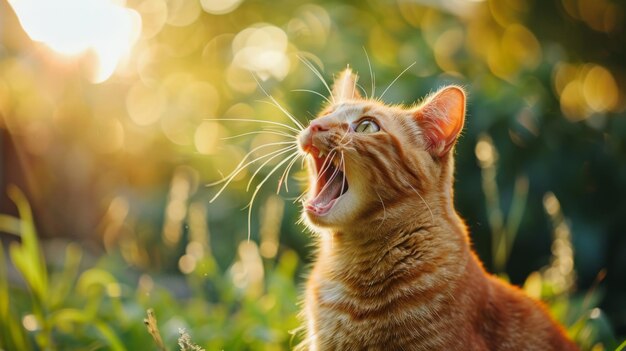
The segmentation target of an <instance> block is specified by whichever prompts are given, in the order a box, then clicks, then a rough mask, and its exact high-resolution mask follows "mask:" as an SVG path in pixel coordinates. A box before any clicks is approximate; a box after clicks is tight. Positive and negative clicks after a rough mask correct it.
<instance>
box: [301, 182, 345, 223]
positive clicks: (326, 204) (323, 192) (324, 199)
mask: <svg viewBox="0 0 626 351" xmlns="http://www.w3.org/2000/svg"><path fill="white" fill-rule="evenodd" d="M342 183H343V175H342V174H337V175H336V176H335V177H334V178H333V179H332V181H330V182H328V183H326V184H324V186H323V187H322V188H321V189H320V192H319V193H318V194H317V196H315V198H314V199H312V200H310V201H309V203H308V204H307V205H306V209H307V210H308V211H310V212H313V213H314V214H316V215H318V216H322V215H325V214H326V213H328V211H330V209H331V208H332V207H333V205H334V204H335V202H336V201H337V198H338V197H339V195H341V185H342Z"/></svg>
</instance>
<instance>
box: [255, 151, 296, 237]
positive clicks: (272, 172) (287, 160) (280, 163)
mask: <svg viewBox="0 0 626 351" xmlns="http://www.w3.org/2000/svg"><path fill="white" fill-rule="evenodd" d="M297 156H298V153H294V154H293V155H289V156H287V157H285V159H284V160H282V161H280V162H279V163H278V164H277V165H276V166H274V168H272V170H271V171H270V172H269V173H268V174H267V175H266V176H265V178H263V180H262V181H261V182H260V183H259V184H258V185H257V186H256V188H255V189H254V193H252V198H251V199H250V202H249V203H248V206H247V207H248V241H249V240H250V230H251V229H250V228H251V223H252V205H253V204H254V200H255V199H256V196H257V194H258V193H259V190H261V187H262V186H263V184H265V182H267V180H268V179H269V178H270V177H271V176H272V174H274V173H275V172H276V170H278V169H279V168H280V166H282V165H284V164H285V163H287V162H289V161H290V160H291V158H292V157H297Z"/></svg>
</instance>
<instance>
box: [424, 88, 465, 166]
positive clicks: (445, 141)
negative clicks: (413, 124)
mask: <svg viewBox="0 0 626 351" xmlns="http://www.w3.org/2000/svg"><path fill="white" fill-rule="evenodd" d="M415 117H416V119H417V121H418V123H419V126H420V127H421V129H422V133H423V135H424V137H425V140H426V143H427V146H428V149H429V151H430V152H431V153H432V154H433V155H435V156H443V155H445V154H446V153H447V152H448V151H450V149H451V148H452V146H454V143H455V142H456V139H457V137H458V136H459V133H460V132H461V130H462V129H463V123H464V121H465V92H464V91H463V89H461V88H460V87H457V86H449V87H445V88H443V89H441V90H439V91H438V92H437V93H435V94H434V95H432V96H431V97H429V98H428V99H427V100H426V102H424V104H422V106H421V107H420V108H418V110H417V111H416V112H415Z"/></svg>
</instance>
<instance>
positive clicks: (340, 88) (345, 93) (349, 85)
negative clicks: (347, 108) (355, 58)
mask: <svg viewBox="0 0 626 351" xmlns="http://www.w3.org/2000/svg"><path fill="white" fill-rule="evenodd" d="M358 79H359V77H358V76H357V75H356V74H355V73H353V72H352V70H351V69H350V67H348V68H346V69H345V70H343V71H342V72H341V73H340V74H339V77H338V78H337V79H335V82H334V83H333V100H334V101H335V102H341V101H345V100H354V99H360V98H361V94H359V91H358V90H357V86H356V81H357V80H358Z"/></svg>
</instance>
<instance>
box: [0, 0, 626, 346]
mask: <svg viewBox="0 0 626 351" xmlns="http://www.w3.org/2000/svg"><path fill="white" fill-rule="evenodd" d="M27 2H28V1H25V0H24V1H23V2H22V3H27ZM16 4H17V1H14V2H11V5H9V3H7V2H5V1H4V0H0V140H1V141H2V144H0V151H1V155H0V157H1V158H2V169H1V171H2V172H1V174H0V185H1V186H2V189H6V188H8V185H9V184H13V183H15V184H17V185H19V186H20V188H22V189H24V191H25V193H26V197H28V199H29V202H30V204H31V205H32V209H33V215H32V218H31V217H30V210H28V206H27V202H26V201H25V200H24V199H22V196H21V195H19V192H17V191H16V190H14V189H13V190H10V191H9V194H10V197H11V199H12V200H10V199H9V198H6V197H4V191H0V212H1V213H7V214H13V215H15V216H9V215H1V216H0V230H1V231H2V232H6V233H12V234H18V233H19V234H20V236H21V240H18V241H16V240H15V236H14V235H9V236H3V237H1V239H3V240H2V244H3V245H4V246H5V247H9V250H8V251H5V250H0V255H2V256H0V265H3V266H2V267H0V268H2V269H0V274H2V276H1V277H0V297H1V298H0V313H1V314H2V315H1V317H2V318H0V333H1V334H0V336H1V338H0V345H1V347H3V348H5V349H9V350H12V349H19V350H22V349H26V350H27V349H46V348H58V349H66V348H72V349H98V348H103V347H104V348H116V347H117V348H118V349H119V348H128V349H137V348H143V347H145V346H146V345H148V344H151V343H152V340H151V337H150V335H149V334H148V332H147V331H146V330H145V328H144V326H143V325H142V324H141V320H142V319H143V318H144V316H145V310H146V309H147V308H150V307H153V308H154V310H155V313H156V315H157V317H158V319H159V322H160V328H161V331H162V333H163V335H164V339H165V343H166V344H167V346H169V347H170V348H174V347H175V344H176V339H177V338H178V336H179V333H178V328H184V329H185V330H186V331H187V332H188V333H189V335H190V336H191V339H192V340H193V342H194V343H196V344H198V345H200V346H201V347H203V348H205V349H207V350H213V349H220V348H224V349H227V350H233V349H245V348H249V349H262V348H268V349H272V348H275V349H286V348H289V346H290V345H293V344H295V343H296V342H297V341H296V340H297V337H295V339H294V341H291V339H292V335H291V334H290V331H292V330H294V329H295V328H296V327H297V326H298V323H297V320H296V317H295V314H296V312H297V309H298V308H297V296H298V293H297V288H296V287H297V286H298V284H299V283H300V282H301V281H302V278H301V277H302V273H303V272H305V269H304V267H305V266H306V264H307V263H309V262H310V251H311V247H310V244H309V243H310V242H311V241H312V239H311V237H310V236H309V235H308V234H306V233H305V234H303V228H302V227H301V226H299V225H296V224H295V223H296V222H297V220H298V216H299V206H298V205H294V204H291V200H292V199H294V198H296V197H297V196H298V195H299V194H300V192H301V191H302V189H303V188H302V186H299V185H296V183H297V181H298V178H299V177H301V176H302V174H301V173H298V172H295V173H294V174H293V176H292V177H291V178H292V179H291V184H292V185H291V186H290V190H291V191H290V192H286V191H283V192H282V193H281V196H276V195H275V192H276V188H275V186H274V184H275V183H274V181H275V180H274V178H272V179H271V181H269V182H268V183H267V184H265V186H264V187H263V188H261V190H260V193H259V196H258V198H257V200H256V203H255V205H254V206H253V207H252V217H251V219H252V223H251V225H250V228H248V224H247V219H246V212H245V211H240V209H241V208H242V207H244V206H245V205H246V204H247V203H248V201H249V199H250V195H251V194H250V193H248V192H246V186H247V184H248V182H249V180H250V178H251V175H252V174H253V173H254V172H255V171H256V169H257V168H256V167H258V166H259V165H260V164H254V165H252V166H251V167H248V168H247V169H246V170H244V171H243V172H242V173H241V175H240V176H239V177H238V178H237V179H236V180H235V181H234V182H232V183H231V184H230V185H229V187H228V188H227V189H226V190H225V191H224V192H223V193H222V194H221V195H220V197H218V198H217V200H216V201H215V202H214V203H213V204H209V203H208V200H209V199H210V198H211V197H212V196H213V195H214V194H215V193H216V191H217V190H216V188H215V187H206V186H205V185H206V184H209V183H211V182H214V181H216V180H219V179H220V178H221V177H222V175H223V174H227V173H228V172H230V171H231V170H233V169H234V168H235V167H236V165H237V164H238V163H239V162H240V161H241V160H242V158H243V156H244V155H245V153H246V152H247V151H248V150H251V149H253V148H255V147H258V146H260V145H262V144H264V143H270V142H282V141H284V140H285V138H282V137H280V136H277V135H272V134H267V135H253V134H247V135H244V136H242V137H237V138H233V139H227V140H224V138H231V137H235V136H237V135H240V134H246V133H252V132H257V131H260V130H261V129H262V128H261V125H262V124H259V123H254V122H249V123H244V122H226V121H224V122H223V123H218V122H216V121H210V120H208V119H213V118H221V119H227V118H241V119H244V118H250V119H255V120H265V121H272V122H281V123H284V122H286V123H289V121H288V120H287V118H286V117H285V116H284V115H283V114H282V112H281V111H280V110H278V109H277V108H275V107H274V106H271V104H267V103H265V102H266V101H258V100H259V99H264V98H265V96H264V95H263V93H262V92H261V91H260V89H259V85H260V86H262V87H263V88H264V89H266V90H267V91H268V92H269V93H270V94H271V95H272V96H273V97H275V98H276V99H277V100H278V101H279V102H280V103H281V105H283V106H285V107H286V108H287V109H288V110H289V111H290V112H292V113H293V114H294V115H296V116H297V118H298V119H299V120H300V121H302V122H303V123H306V121H307V120H309V119H311V118H312V116H314V115H315V113H316V111H318V110H319V109H320V107H321V105H322V104H323V102H324V101H323V98H322V97H320V96H319V95H316V94H315V93H307V92H305V91H300V90H299V89H307V90H313V91H315V92H318V93H320V94H324V93H325V89H326V88H325V87H324V84H323V83H322V82H321V81H320V79H318V77H317V76H316V75H315V74H314V73H313V72H312V70H311V69H309V68H308V67H307V66H306V65H305V64H304V63H303V60H301V58H303V59H305V60H308V61H309V62H312V63H313V65H314V66H316V67H319V68H320V70H321V71H322V74H321V75H322V78H323V79H326V80H331V79H332V75H333V74H334V73H335V72H337V71H339V70H341V69H342V68H344V67H345V66H346V64H350V66H351V67H353V68H354V69H355V70H356V71H357V72H359V73H360V75H361V79H360V84H361V85H362V87H363V89H364V91H365V92H367V93H371V94H373V95H376V96H380V94H381V93H382V92H383V91H386V93H385V97H384V100H385V101H388V102H390V103H407V104H411V103H413V102H415V101H417V100H418V99H420V98H421V97H423V96H424V95H426V94H427V93H428V92H430V91H433V90H435V89H436V88H437V87H439V86H441V85H443V84H447V83H457V84H461V85H463V86H465V87H466V88H467V90H468V91H469V105H468V117H467V123H466V129H465V131H464V133H463V136H462V137H461V139H460V141H459V144H458V146H457V149H456V151H457V163H456V166H457V170H456V175H457V180H456V184H455V188H456V191H455V201H456V206H457V209H458V210H459V212H460V213H461V215H462V216H463V217H464V218H465V219H466V222H467V223H468V225H469V227H470V231H471V233H472V239H473V242H474V246H475V248H476V250H477V251H478V253H479V255H480V257H481V258H482V259H483V260H484V261H485V264H486V267H488V269H490V270H491V271H493V272H495V273H497V274H500V275H501V276H503V277H506V278H507V279H510V280H511V281H512V282H513V283H516V284H518V285H523V286H524V288H525V289H526V290H527V291H528V292H529V293H530V294H532V295H534V296H536V297H540V298H542V299H544V300H545V301H547V302H548V303H549V305H550V308H551V310H552V311H553V313H554V314H555V315H556V316H557V317H558V318H559V319H560V320H562V321H563V322H564V323H565V324H566V325H568V326H569V329H568V330H569V332H570V333H571V334H572V336H574V337H575V338H576V339H577V340H578V341H579V343H580V344H581V345H582V346H583V347H584V348H585V349H592V348H593V347H594V345H596V344H597V343H599V342H601V343H602V344H603V345H604V346H605V347H606V348H607V349H612V348H614V347H615V346H617V341H618V340H621V339H623V338H624V336H626V298H625V297H626V283H625V282H626V256H625V255H623V252H624V250H626V236H624V230H623V228H626V217H624V215H623V214H624V213H626V201H624V199H626V188H625V187H624V186H623V184H624V182H625V180H626V143H625V142H624V135H626V118H625V114H624V111H625V109H626V97H625V91H626V89H625V88H624V87H625V86H626V69H625V66H624V62H626V52H625V51H626V48H625V47H624V45H623V43H624V42H626V33H625V15H624V11H625V5H624V3H623V2H620V1H609V0H551V1H539V0H504V1H496V0H486V1H465V0H444V1H428V0H414V1H413V0H398V1H389V2H377V1H359V2H340V1H333V0H322V1H317V2H315V3H302V2H293V1H287V0H276V1H273V2H272V3H271V4H270V3H268V2H264V1H260V0H257V1H254V0H246V1H238V0H224V1H212V0H202V1H184V0H128V1H127V2H126V5H125V6H126V7H127V9H128V11H131V12H130V13H132V14H133V16H131V17H132V18H134V19H135V21H136V20H137V18H139V19H140V21H141V22H140V24H141V25H140V26H137V27H133V28H134V29H132V28H131V29H132V30H131V31H130V32H129V33H131V34H132V33H134V34H133V35H130V34H128V33H127V34H124V35H127V37H121V39H120V40H121V42H122V44H128V47H129V48H130V51H129V52H128V53H123V54H124V55H122V56H123V59H122V60H121V61H120V62H117V61H115V60H113V59H115V58H116V56H115V55H110V57H108V58H107V57H106V56H103V55H102V53H101V52H99V51H98V46H95V47H94V48H93V49H92V50H91V51H89V50H88V51H86V52H83V53H79V54H76V53H73V54H71V55H68V54H67V53H62V52H61V53H59V51H58V50H59V46H58V45H56V46H55V45H53V44H58V42H53V41H52V39H60V37H57V38H50V37H48V38H47V39H46V40H47V41H46V40H44V39H41V40H39V41H33V40H31V38H30V37H29V34H27V33H30V32H29V31H28V30H26V29H27V28H28V24H29V23H31V25H32V23H35V24H37V23H52V22H53V21H51V22H47V21H34V22H32V21H31V22H28V21H27V20H28V18H27V12H24V13H21V14H17V15H16V13H15V12H14V10H15V11H16V12H17V9H18V8H19V6H17V5H16ZM40 6H43V5H40ZM34 8H37V7H34ZM45 13H46V14H47V15H46V16H49V17H47V18H50V19H56V20H59V19H60V20H61V22H67V23H71V21H70V20H69V19H70V18H72V14H71V13H67V12H66V13H64V14H62V13H63V11H46V12H45ZM18 15H19V16H18ZM79 15H80V14H79ZM101 15H102V16H101V17H99V18H101V19H103V20H102V21H103V23H105V24H107V23H106V21H105V20H104V18H105V16H104V13H102V14H101ZM55 16H57V17H55ZM59 16H61V17H59ZM63 16H64V17H63ZM93 22H94V23H95V22H98V21H93ZM57 23H59V22H57ZM135 23H136V22H135ZM108 25H109V27H105V28H106V29H110V28H122V27H123V26H117V25H112V24H111V23H109V24H108ZM139 29H140V30H139ZM120 30H121V29H120ZM133 30H134V32H133ZM42 32H43V33H44V34H45V33H48V32H50V33H53V32H54V31H53V30H50V29H49V28H44V30H43V31H42ZM73 32H78V33H82V32H87V26H85V28H74V30H73ZM104 32H106V33H108V34H109V35H111V36H113V35H117V34H119V33H118V31H117V30H116V31H112V30H105V31H104ZM39 34H40V35H41V36H42V38H43V37H44V35H43V34H42V33H41V32H40V33H39ZM30 35H31V36H32V34H30ZM131 37H132V38H131ZM112 38H113V37H112ZM33 39H34V38H33ZM61 39H62V38H61ZM70 39H71V37H70ZM70 39H68V40H70ZM116 39H119V38H116ZM41 41H43V42H41ZM66 44H67V43H66ZM96 44H98V45H100V44H102V43H96ZM94 45H95V44H94ZM122 46H123V47H126V46H125V45H122ZM51 47H57V51H55V50H52V49H51ZM115 48H117V46H116V47H115ZM111 49H114V48H111ZM121 54H122V52H121V51H120V55H121ZM120 57H121V56H120ZM103 59H104V60H106V59H108V60H113V61H98V60H103ZM107 62H108V63H111V62H113V64H114V66H115V65H117V68H116V70H115V72H112V74H111V75H110V76H106V75H105V76H102V72H103V71H104V70H103V67H105V63H107ZM414 62H415V64H413V63H414ZM370 63H371V72H372V74H370ZM406 67H409V69H408V70H407V71H406V72H405V73H404V75H403V76H402V77H399V78H398V79H397V80H396V77H397V76H398V74H399V73H400V72H402V71H403V70H404V69H405V68H406ZM94 76H97V77H100V79H98V81H99V83H98V84H94V83H93V80H94V79H93V78H94ZM103 77H104V78H103ZM255 77H256V78H257V79H258V80H259V84H257V82H256V81H255ZM392 82H394V84H393V85H391V86H389V84H390V83H392ZM374 90H375V91H376V92H377V93H376V94H374ZM271 150H273V149H269V148H268V149H265V150H261V151H268V152H269V151H271ZM261 155H263V153H254V154H253V156H255V157H257V156H261ZM279 160H280V159H276V160H273V161H272V162H269V163H268V165H267V166H268V167H266V168H265V169H262V170H261V171H260V173H259V178H258V179H263V177H264V176H265V175H267V174H268V172H269V170H271V166H273V165H275V164H276V162H277V161H279ZM278 173H280V172H278ZM257 184H259V183H258V181H256V182H253V184H252V187H251V189H254V186H256V185H257ZM13 200H14V201H15V203H16V204H17V207H15V206H14V205H13ZM18 212H19V213H18ZM18 217H19V219H17V218H18ZM35 227H37V232H38V233H39V236H40V237H42V238H45V239H46V240H43V241H41V244H42V246H43V248H44V249H45V250H44V251H45V257H44V254H42V253H41V251H40V244H39V243H38V239H37V235H36V234H35ZM249 229H250V230H251V234H252V235H251V241H250V242H248V241H247V235H248V230H249ZM68 242H69V244H67V243H68ZM7 252H8V254H7ZM613 331H615V335H614V334H613ZM7 343H8V344H7ZM105 345H106V346H105ZM116 345H117V346H116ZM598 348H599V346H598ZM598 348H596V349H598Z"/></svg>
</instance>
